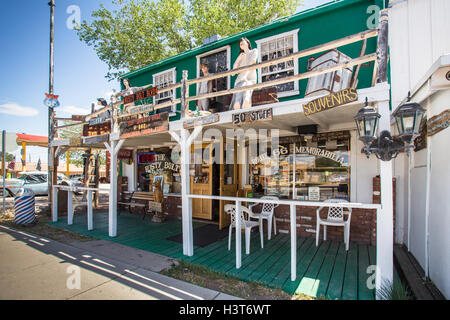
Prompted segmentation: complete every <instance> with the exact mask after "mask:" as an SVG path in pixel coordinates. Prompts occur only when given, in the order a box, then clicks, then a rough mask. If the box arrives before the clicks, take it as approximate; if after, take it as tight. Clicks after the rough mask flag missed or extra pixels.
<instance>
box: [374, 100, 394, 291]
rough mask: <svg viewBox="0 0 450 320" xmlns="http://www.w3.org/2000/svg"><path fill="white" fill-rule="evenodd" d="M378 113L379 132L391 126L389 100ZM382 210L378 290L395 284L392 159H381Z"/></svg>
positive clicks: (378, 230) (378, 228) (381, 105)
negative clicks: (383, 286)
mask: <svg viewBox="0 0 450 320" xmlns="http://www.w3.org/2000/svg"><path fill="white" fill-rule="evenodd" d="M378 113H379V114H380V115H381V118H380V122H379V130H380V131H379V132H382V131H383V130H389V131H390V127H391V123H390V120H391V112H390V110H389V101H382V102H379V103H378ZM379 165H380V188H381V212H380V214H378V215H377V226H376V228H377V249H376V250H377V275H376V290H377V299H379V295H378V291H379V289H380V288H381V286H382V285H387V284H393V281H394V257H393V253H394V222H393V219H394V214H393V212H394V208H393V198H392V160H391V161H381V160H380V161H379Z"/></svg>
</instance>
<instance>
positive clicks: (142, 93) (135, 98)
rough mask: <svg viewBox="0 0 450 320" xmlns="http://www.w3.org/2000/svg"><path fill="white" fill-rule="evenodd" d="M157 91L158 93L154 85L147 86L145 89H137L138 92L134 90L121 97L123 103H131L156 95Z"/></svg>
mask: <svg viewBox="0 0 450 320" xmlns="http://www.w3.org/2000/svg"><path fill="white" fill-rule="evenodd" d="M157 93H158V89H157V88H156V87H154V88H149V89H147V90H144V91H139V92H136V93H135V94H131V95H129V96H125V97H124V98H123V103H124V104H129V103H133V102H135V101H139V100H144V99H147V98H150V97H153V96H156V94H157Z"/></svg>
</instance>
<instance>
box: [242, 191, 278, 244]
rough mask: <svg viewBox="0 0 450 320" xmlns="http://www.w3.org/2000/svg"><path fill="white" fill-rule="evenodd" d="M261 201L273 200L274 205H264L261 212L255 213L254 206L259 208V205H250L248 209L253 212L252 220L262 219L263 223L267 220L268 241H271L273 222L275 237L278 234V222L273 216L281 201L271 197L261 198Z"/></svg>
mask: <svg viewBox="0 0 450 320" xmlns="http://www.w3.org/2000/svg"><path fill="white" fill-rule="evenodd" d="M261 199H264V200H273V202H274V203H263V204H262V208H261V212H253V209H252V208H253V207H254V206H257V205H258V204H257V203H255V204H251V205H249V206H248V208H249V209H250V211H251V212H252V214H251V215H250V217H251V218H255V219H260V221H261V222H262V219H265V220H267V239H269V240H270V238H271V235H272V221H273V231H274V234H275V235H276V234H277V222H276V219H275V218H274V216H273V214H274V210H275V208H276V207H278V204H277V201H278V200H279V199H278V198H277V197H271V196H264V197H261Z"/></svg>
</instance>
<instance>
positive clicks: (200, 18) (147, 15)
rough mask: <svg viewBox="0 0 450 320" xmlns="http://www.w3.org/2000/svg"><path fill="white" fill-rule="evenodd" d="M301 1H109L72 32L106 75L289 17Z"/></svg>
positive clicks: (118, 72) (114, 77)
mask: <svg viewBox="0 0 450 320" xmlns="http://www.w3.org/2000/svg"><path fill="white" fill-rule="evenodd" d="M302 3H303V0H190V1H188V0H157V1H151V0H114V1H113V4H114V5H115V6H116V7H117V9H115V10H113V11H112V12H111V11H109V10H108V9H106V8H105V7H104V6H103V5H100V8H99V9H98V10H95V11H93V13H92V21H91V22H87V21H86V20H85V21H83V23H82V24H81V26H80V28H79V29H78V36H79V38H80V40H81V41H84V42H85V43H86V44H88V45H89V46H93V48H94V50H95V51H96V52H97V55H98V57H99V58H100V59H101V60H102V61H104V62H106V63H107V65H108V67H109V71H108V73H107V75H106V78H108V79H110V80H113V79H117V78H118V77H119V76H120V75H121V74H123V73H125V72H128V71H133V70H135V69H138V68H141V67H143V66H145V65H148V64H150V63H153V62H156V61H159V60H162V59H165V58H167V57H170V56H173V55H175V54H178V53H181V52H183V51H186V50H189V49H192V48H193V47H195V46H199V45H201V43H202V40H203V39H204V38H207V37H209V36H211V35H214V34H218V35H220V36H222V37H225V36H229V35H232V34H235V33H238V32H241V31H244V30H247V29H250V28H253V27H256V26H258V25H261V24H264V23H267V22H270V21H273V20H275V19H277V18H280V17H283V16H287V15H290V14H292V13H294V12H295V11H296V9H297V8H298V7H299V6H300V5H302Z"/></svg>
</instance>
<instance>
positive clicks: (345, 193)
mask: <svg viewBox="0 0 450 320" xmlns="http://www.w3.org/2000/svg"><path fill="white" fill-rule="evenodd" d="M294 138H295V139H294V140H298V142H292V143H280V145H279V150H278V151H274V150H272V149H271V148H268V150H267V153H265V154H261V153H259V156H258V158H255V159H249V160H250V163H249V169H250V172H249V177H250V184H251V185H252V189H253V190H252V191H253V196H254V197H262V196H265V195H270V196H276V197H279V198H280V199H296V200H310V201H324V200H326V199H331V198H333V199H345V200H350V138H349V136H347V135H345V134H329V136H327V134H322V135H316V136H313V137H312V138H310V139H309V140H303V141H301V140H302V139H301V138H300V137H294ZM271 152H272V154H270V153H271ZM275 153H278V156H277V155H276V154H275Z"/></svg>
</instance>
